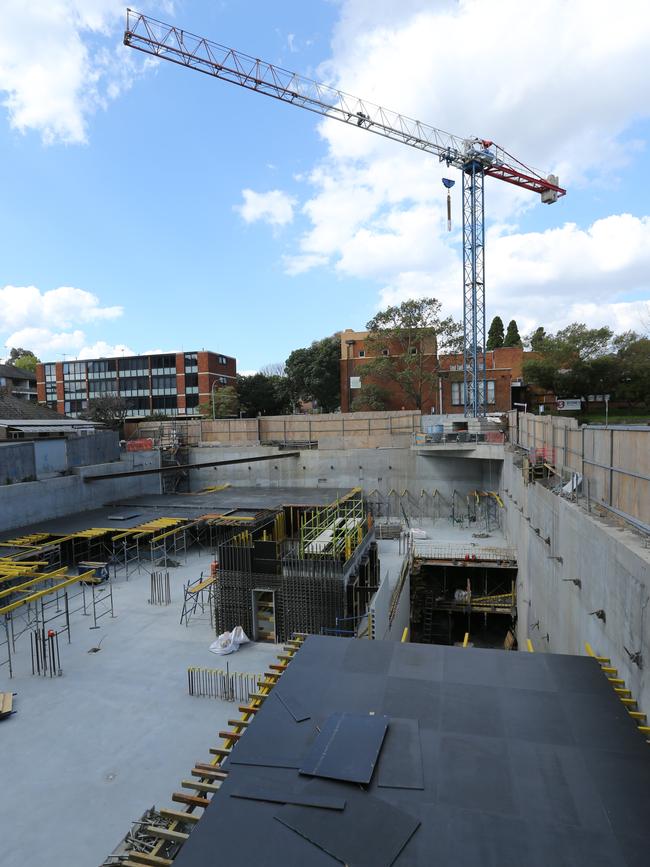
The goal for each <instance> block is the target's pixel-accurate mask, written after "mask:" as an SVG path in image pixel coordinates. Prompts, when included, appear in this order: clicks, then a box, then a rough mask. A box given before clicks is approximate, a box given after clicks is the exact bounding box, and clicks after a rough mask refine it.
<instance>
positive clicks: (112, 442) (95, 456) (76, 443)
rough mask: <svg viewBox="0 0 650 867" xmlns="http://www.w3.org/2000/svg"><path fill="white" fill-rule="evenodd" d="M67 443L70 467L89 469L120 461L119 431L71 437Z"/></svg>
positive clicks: (104, 431) (103, 431)
mask: <svg viewBox="0 0 650 867" xmlns="http://www.w3.org/2000/svg"><path fill="white" fill-rule="evenodd" d="M66 442H67V450H68V466H69V467H87V466H90V465H92V464H106V463H109V461H119V459H120V438H119V435H118V433H117V431H113V430H99V431H96V432H95V433H94V434H92V435H89V436H79V437H70V438H69V439H68V440H67V441H66Z"/></svg>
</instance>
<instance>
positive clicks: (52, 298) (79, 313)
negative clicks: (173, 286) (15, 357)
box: [0, 286, 123, 357]
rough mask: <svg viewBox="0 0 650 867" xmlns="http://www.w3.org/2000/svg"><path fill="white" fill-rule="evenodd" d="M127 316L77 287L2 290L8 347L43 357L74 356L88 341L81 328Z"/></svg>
mask: <svg viewBox="0 0 650 867" xmlns="http://www.w3.org/2000/svg"><path fill="white" fill-rule="evenodd" d="M122 313H123V308H122V307H120V306H108V307H107V306H102V304H101V303H100V301H99V298H97V296H96V295H93V294H92V292H88V291H86V290H85V289H77V288H76V287H74V286H59V287H58V288H57V289H49V290H47V291H46V292H41V290H40V289H38V288H37V287H36V286H4V287H2V288H0V340H2V342H3V343H4V345H5V346H6V347H7V348H10V347H12V346H22V347H23V348H26V349H31V350H32V351H33V352H35V353H36V354H37V355H39V356H41V357H48V356H52V355H58V354H62V353H63V352H66V353H67V354H69V355H74V354H75V353H76V352H77V351H79V350H80V349H81V348H82V347H83V345H84V343H85V342H86V334H85V332H84V331H83V330H82V328H80V327H79V326H88V325H92V324H94V323H102V322H108V321H110V320H113V319H117V318H119V317H120V316H121V315H122Z"/></svg>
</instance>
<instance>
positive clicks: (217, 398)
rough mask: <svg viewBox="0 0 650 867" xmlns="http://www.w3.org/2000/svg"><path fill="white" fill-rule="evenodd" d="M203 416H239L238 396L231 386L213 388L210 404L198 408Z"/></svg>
mask: <svg viewBox="0 0 650 867" xmlns="http://www.w3.org/2000/svg"><path fill="white" fill-rule="evenodd" d="M199 409H200V410H201V412H202V414H203V415H207V416H209V417H210V418H229V417H230V418H231V417H232V416H236V415H239V396H238V394H237V389H236V388H235V387H234V386H233V385H224V387H223V388H215V389H214V391H213V392H212V396H211V400H210V403H208V404H203V405H202V406H201V407H199Z"/></svg>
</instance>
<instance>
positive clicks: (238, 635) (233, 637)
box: [210, 626, 250, 656]
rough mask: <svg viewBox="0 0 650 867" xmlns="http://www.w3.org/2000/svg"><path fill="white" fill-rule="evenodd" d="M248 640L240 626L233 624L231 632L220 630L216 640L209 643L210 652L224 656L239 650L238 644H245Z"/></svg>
mask: <svg viewBox="0 0 650 867" xmlns="http://www.w3.org/2000/svg"><path fill="white" fill-rule="evenodd" d="M248 641H250V639H249V637H248V636H247V635H246V633H245V632H244V630H243V629H242V627H241V626H235V628H234V629H233V631H232V632H222V633H221V635H220V636H219V637H218V638H217V640H216V641H213V642H212V644H211V645H210V652H211V653H216V654H218V655H219V656H225V655H226V654H228V653H234V652H235V651H236V650H239V645H240V644H246V642H248Z"/></svg>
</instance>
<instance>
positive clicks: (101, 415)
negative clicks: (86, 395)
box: [82, 394, 128, 430]
mask: <svg viewBox="0 0 650 867" xmlns="http://www.w3.org/2000/svg"><path fill="white" fill-rule="evenodd" d="M127 412H128V403H127V402H126V400H124V398H123V397H118V396H117V395H115V394H107V395H104V396H103V397H96V398H94V399H93V400H91V401H89V403H88V409H87V410H85V411H84V412H83V413H82V418H85V419H88V421H94V422H97V423H98V424H105V425H106V427H109V428H112V429H113V430H117V429H118V428H119V427H121V425H122V423H123V422H124V419H125V418H126V416H127Z"/></svg>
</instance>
